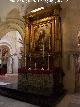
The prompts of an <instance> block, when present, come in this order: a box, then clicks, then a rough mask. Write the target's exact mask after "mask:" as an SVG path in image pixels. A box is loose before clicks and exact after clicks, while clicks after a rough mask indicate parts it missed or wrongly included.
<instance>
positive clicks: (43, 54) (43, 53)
mask: <svg viewBox="0 0 80 107" xmlns="http://www.w3.org/2000/svg"><path fill="white" fill-rule="evenodd" d="M43 59H44V40H43Z"/></svg>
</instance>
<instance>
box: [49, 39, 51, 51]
mask: <svg viewBox="0 0 80 107" xmlns="http://www.w3.org/2000/svg"><path fill="white" fill-rule="evenodd" d="M50 48H51V47H50V37H49V50H50Z"/></svg>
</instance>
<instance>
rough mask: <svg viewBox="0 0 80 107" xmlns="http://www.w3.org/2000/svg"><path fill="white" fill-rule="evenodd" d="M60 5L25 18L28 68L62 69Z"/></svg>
mask: <svg viewBox="0 0 80 107" xmlns="http://www.w3.org/2000/svg"><path fill="white" fill-rule="evenodd" d="M60 10H61V8H60V5H54V6H50V7H47V8H44V10H41V11H38V12H36V13H30V14H28V15H27V16H25V21H26V40H25V42H26V43H27V45H26V43H25V45H26V46H25V56H26V62H25V63H26V65H25V66H26V67H27V68H30V67H31V68H32V69H34V68H35V63H36V67H37V68H39V69H41V68H44V69H46V70H47V69H54V67H60V68H62V36H61V18H60Z"/></svg>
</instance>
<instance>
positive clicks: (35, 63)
mask: <svg viewBox="0 0 80 107" xmlns="http://www.w3.org/2000/svg"><path fill="white" fill-rule="evenodd" d="M35 70H36V62H35Z"/></svg>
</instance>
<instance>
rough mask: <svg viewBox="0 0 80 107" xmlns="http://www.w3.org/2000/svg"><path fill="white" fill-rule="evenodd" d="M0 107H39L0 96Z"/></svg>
mask: <svg viewBox="0 0 80 107" xmlns="http://www.w3.org/2000/svg"><path fill="white" fill-rule="evenodd" d="M0 107H39V106H36V105H32V104H29V103H25V102H21V101H18V100H15V99H11V98H7V97H4V96H1V95H0Z"/></svg>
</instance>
